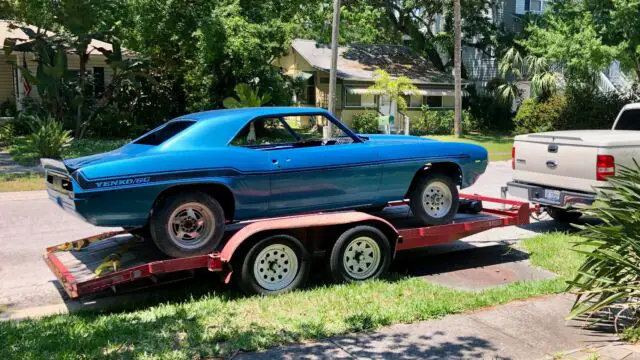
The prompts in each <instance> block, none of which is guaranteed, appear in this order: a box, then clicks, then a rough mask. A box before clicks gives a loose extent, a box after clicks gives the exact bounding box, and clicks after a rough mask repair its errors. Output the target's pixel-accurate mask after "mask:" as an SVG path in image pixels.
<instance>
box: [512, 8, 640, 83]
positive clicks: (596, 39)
mask: <svg viewBox="0 0 640 360" xmlns="http://www.w3.org/2000/svg"><path fill="white" fill-rule="evenodd" d="M638 13H640V2H638V1H635V0H606V1H581V0H580V1H579V0H568V1H556V2H553V3H552V6H551V10H549V11H546V12H545V13H544V15H543V16H542V18H541V19H540V21H537V22H535V23H533V24H531V25H530V26H529V27H528V28H527V31H528V33H529V36H528V38H527V39H526V40H524V41H523V45H524V46H525V47H526V49H527V50H528V51H529V52H530V53H531V54H532V55H535V56H538V57H542V58H545V59H546V60H547V61H548V62H550V63H556V64H559V65H561V66H562V67H563V72H564V74H565V77H566V78H567V81H574V82H580V83H584V84H593V83H594V79H595V75H596V74H597V73H598V72H599V71H601V70H602V69H603V68H605V67H607V66H608V65H609V64H611V62H612V61H613V60H616V59H617V60H620V61H621V62H622V64H623V65H625V66H626V67H627V68H628V69H633V70H634V72H635V73H636V77H637V78H640V61H639V57H640V27H639V25H640V24H639V23H638V21H639V20H638V17H637V14H638Z"/></svg>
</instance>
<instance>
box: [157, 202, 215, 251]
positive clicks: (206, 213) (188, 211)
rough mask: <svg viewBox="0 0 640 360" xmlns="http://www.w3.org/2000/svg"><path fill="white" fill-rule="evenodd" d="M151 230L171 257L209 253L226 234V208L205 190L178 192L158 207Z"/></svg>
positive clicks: (161, 247)
mask: <svg viewBox="0 0 640 360" xmlns="http://www.w3.org/2000/svg"><path fill="white" fill-rule="evenodd" d="M150 231H151V237H152V238H153V241H154V242H155V244H156V246H158V248H159V249H160V250H161V251H162V252H163V253H165V254H167V255H169V256H171V257H176V258H178V257H185V256H194V255H204V254H208V253H210V252H212V251H213V250H215V249H216V247H217V246H218V244H219V243H220V240H221V239H222V235H223V234H224V211H223V210H222V207H221V206H220V204H219V203H218V201H217V200H216V199H214V198H212V197H211V196H209V195H207V194H205V193H202V192H190V193H183V194H176V195H173V196H171V197H169V198H167V199H166V200H165V201H163V202H162V204H161V205H160V207H159V208H158V209H155V210H154V212H153V214H152V216H151V221H150Z"/></svg>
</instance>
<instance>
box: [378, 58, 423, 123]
mask: <svg viewBox="0 0 640 360" xmlns="http://www.w3.org/2000/svg"><path fill="white" fill-rule="evenodd" d="M375 76H376V82H375V83H374V84H373V85H371V86H370V87H369V89H371V90H372V91H374V92H375V93H377V94H380V95H385V96H388V97H389V114H391V112H392V106H393V103H394V102H395V103H396V104H397V106H398V109H400V111H404V110H406V109H407V106H408V104H407V101H406V100H405V98H404V96H405V95H412V94H416V93H417V92H418V88H417V87H416V86H415V85H413V84H412V83H411V79H409V78H408V77H406V76H400V77H398V78H395V79H394V78H393V77H391V75H389V73H388V72H386V71H384V70H382V69H377V70H376V71H375ZM404 126H405V129H404V131H405V134H408V133H409V117H408V116H405V124H404ZM388 131H389V129H387V133H388Z"/></svg>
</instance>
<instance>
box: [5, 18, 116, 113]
mask: <svg viewBox="0 0 640 360" xmlns="http://www.w3.org/2000/svg"><path fill="white" fill-rule="evenodd" d="M12 23H13V24H14V25H18V26H21V27H23V26H24V27H29V28H31V29H32V30H33V31H37V28H36V27H35V26H31V25H24V24H19V23H16V22H13V21H9V20H0V44H4V43H5V39H16V44H26V43H28V42H29V36H27V34H25V33H24V32H23V31H22V30H21V29H20V28H12V26H10V24H12ZM41 31H42V30H41ZM47 34H48V35H52V34H53V33H52V32H50V31H48V32H47ZM97 48H104V49H106V50H112V49H113V47H112V46H111V44H109V43H106V42H104V41H100V40H92V41H91V44H90V45H89V51H90V56H89V62H88V63H87V72H88V73H90V74H92V75H93V76H94V84H93V86H94V92H95V93H96V95H97V94H100V93H101V92H102V91H104V87H105V86H106V85H107V84H109V83H110V82H111V78H112V75H113V73H112V71H111V68H110V67H109V66H108V65H107V63H106V58H105V56H104V55H103V54H102V53H101V52H99V51H98V50H97ZM67 63H68V68H69V72H70V73H71V74H73V73H74V72H75V73H78V72H79V69H80V59H79V57H78V56H77V55H75V54H72V53H71V52H70V53H69V54H68V55H67ZM21 66H26V67H28V68H29V70H30V71H31V73H34V74H35V71H36V69H37V66H38V64H37V62H36V54H35V53H33V52H30V51H27V50H24V51H13V52H12V53H11V54H10V55H9V56H7V55H6V54H5V52H0V103H4V102H6V101H10V102H15V103H16V106H17V107H18V109H20V108H21V104H22V101H23V100H24V99H25V98H37V96H38V90H37V88H36V86H34V85H33V84H30V83H29V82H28V81H26V79H25V78H23V76H22V74H21V71H20V69H19V67H21Z"/></svg>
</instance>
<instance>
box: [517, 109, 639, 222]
mask: <svg viewBox="0 0 640 360" xmlns="http://www.w3.org/2000/svg"><path fill="white" fill-rule="evenodd" d="M511 152H512V154H511V155H512V168H513V170H514V171H513V181H511V182H509V183H507V188H508V192H509V194H510V195H512V196H515V197H518V198H523V199H527V200H529V201H530V202H532V203H534V204H540V205H541V206H543V207H544V208H545V209H546V211H547V213H548V214H549V215H550V216H551V217H552V218H554V219H556V220H558V221H573V220H576V219H577V218H578V217H580V213H579V212H577V211H575V210H576V209H579V208H584V207H588V206H590V205H591V204H592V203H593V202H594V200H595V195H596V189H597V188H606V187H608V186H609V184H608V182H607V177H608V176H611V175H615V173H616V167H619V166H620V165H626V166H631V165H633V159H634V158H635V159H636V160H638V161H639V162H640V103H634V104H629V105H626V106H624V107H623V108H622V110H621V111H620V113H619V114H618V116H617V118H616V120H615V122H614V123H613V127H612V128H611V130H571V131H551V132H542V133H535V134H527V135H518V136H516V137H515V139H514V143H513V149H512V151H511Z"/></svg>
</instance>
